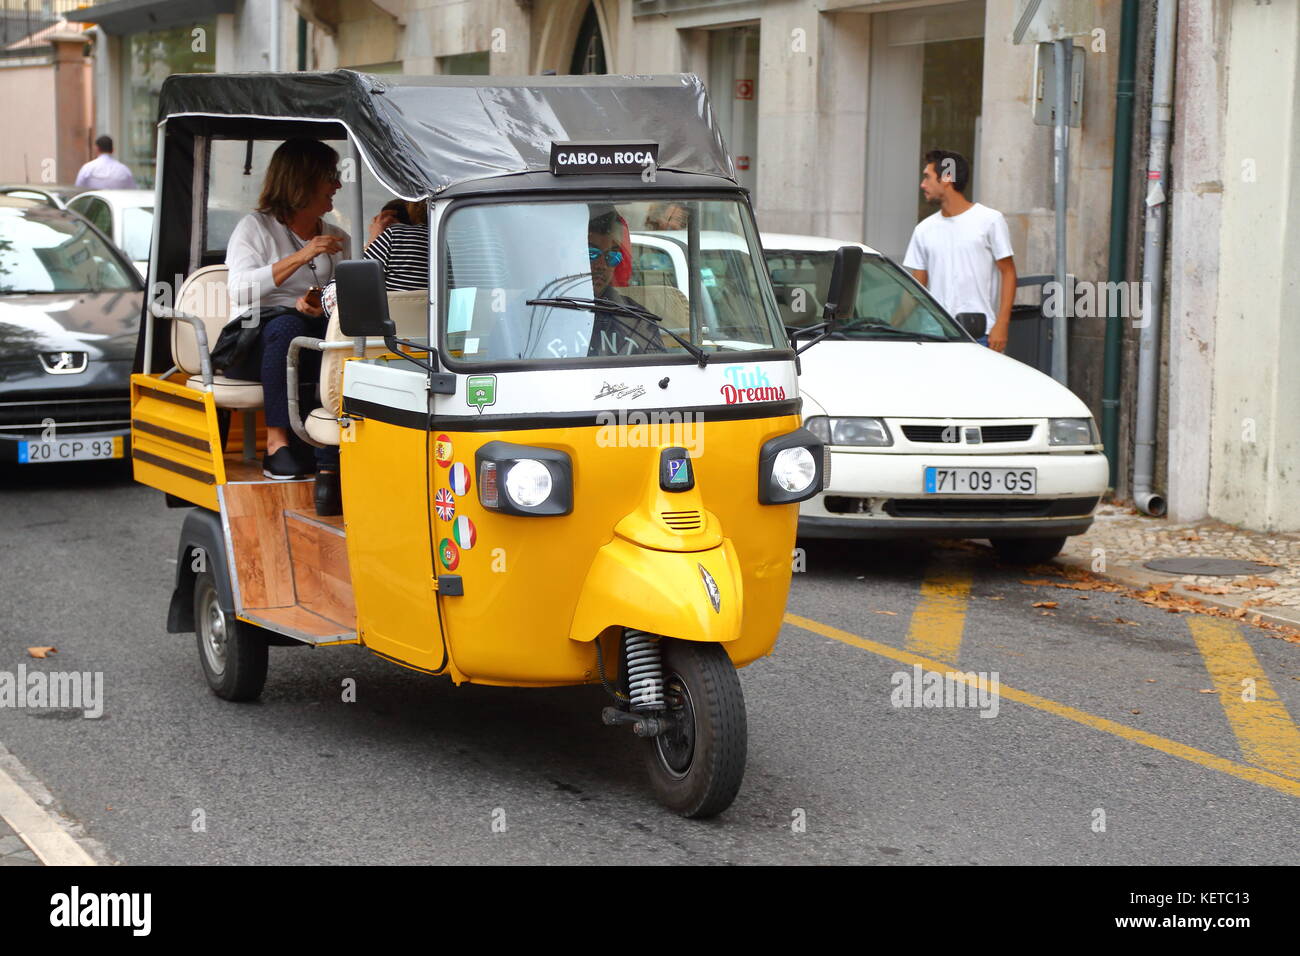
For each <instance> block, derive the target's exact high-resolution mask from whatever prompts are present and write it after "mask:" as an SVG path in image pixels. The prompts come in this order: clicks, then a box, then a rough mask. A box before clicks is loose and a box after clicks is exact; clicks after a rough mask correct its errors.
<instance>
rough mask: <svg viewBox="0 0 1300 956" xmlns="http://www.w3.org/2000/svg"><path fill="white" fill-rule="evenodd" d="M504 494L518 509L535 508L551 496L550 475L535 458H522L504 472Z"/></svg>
mask: <svg viewBox="0 0 1300 956" xmlns="http://www.w3.org/2000/svg"><path fill="white" fill-rule="evenodd" d="M506 494H508V495H509V496H510V500H511V501H513V502H514V503H515V504H516V505H518V506H519V507H520V508H536V507H537V506H538V505H540V504H541V503H542V502H544V501H545V500H546V499H547V498H549V497H550V496H551V473H550V471H549V470H548V469H547V467H546V466H545V465H543V464H542V463H541V462H540V461H538V460H537V459H536V458H522V459H520V460H519V461H517V462H515V463H514V464H513V465H511V466H510V470H509V471H507V472H506Z"/></svg>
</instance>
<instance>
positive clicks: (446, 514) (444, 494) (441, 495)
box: [433, 488, 456, 521]
mask: <svg viewBox="0 0 1300 956" xmlns="http://www.w3.org/2000/svg"><path fill="white" fill-rule="evenodd" d="M433 508H434V510H435V511H437V512H438V517H439V518H441V519H442V520H443V521H450V520H451V519H452V518H454V517H455V516H456V499H455V498H453V497H452V495H451V492H450V491H448V490H447V489H446V488H439V489H438V490H437V492H435V493H434V496H433Z"/></svg>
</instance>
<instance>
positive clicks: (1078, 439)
mask: <svg viewBox="0 0 1300 956" xmlns="http://www.w3.org/2000/svg"><path fill="white" fill-rule="evenodd" d="M1099 440H1100V439H1099V438H1098V436H1097V426H1096V425H1094V424H1093V421H1092V419H1091V418H1049V419H1048V420H1047V443H1048V444H1049V445H1095V444H1097V442H1098V441H1099Z"/></svg>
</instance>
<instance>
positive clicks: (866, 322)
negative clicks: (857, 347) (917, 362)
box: [835, 319, 949, 342]
mask: <svg viewBox="0 0 1300 956" xmlns="http://www.w3.org/2000/svg"><path fill="white" fill-rule="evenodd" d="M835 331H836V332H857V331H870V332H890V333H892V334H894V335H906V336H908V337H910V338H916V339H921V340H922V341H926V342H947V341H949V339H948V337H947V336H945V335H932V334H931V333H929V332H914V331H912V330H911V329H900V328H899V327H898V326H896V325H890V324H889V323H888V322H882V321H880V320H879V319H855V320H853V321H852V322H843V323H837V324H836V326H835Z"/></svg>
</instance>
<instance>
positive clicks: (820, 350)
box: [762, 234, 1108, 562]
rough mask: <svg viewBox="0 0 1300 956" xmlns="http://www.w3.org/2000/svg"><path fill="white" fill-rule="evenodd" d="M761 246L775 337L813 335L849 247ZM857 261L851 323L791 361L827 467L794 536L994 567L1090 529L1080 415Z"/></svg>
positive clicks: (866, 257) (1032, 373)
mask: <svg viewBox="0 0 1300 956" xmlns="http://www.w3.org/2000/svg"><path fill="white" fill-rule="evenodd" d="M762 243H763V249H764V255H765V257H766V259H767V265H768V270H769V272H770V273H771V276H772V282H773V286H774V288H775V290H776V294H777V301H778V306H779V307H780V309H781V312H782V318H783V321H784V322H785V323H786V325H787V326H789V327H798V326H811V325H815V324H817V323H819V322H821V321H822V317H821V316H822V303H821V299H822V297H824V296H825V295H826V290H827V288H828V286H829V282H830V274H831V267H832V262H833V259H834V254H835V250H836V249H837V248H839V247H840V246H842V245H855V243H841V242H837V241H835V240H832V239H823V238H818V237H811V236H790V235H776V234H764V235H763V236H762ZM860 248H861V249H862V250H863V260H862V273H861V279H860V283H859V287H858V298H857V308H856V314H855V316H854V317H853V318H852V319H848V320H845V321H843V322H841V323H839V325H838V331H837V332H836V333H835V334H834V335H832V336H831V337H830V338H828V339H826V340H824V341H822V342H819V343H818V344H816V345H813V346H812V347H811V348H810V349H808V350H807V351H806V352H804V353H803V354H802V356H801V361H802V373H801V375H800V379H799V391H800V394H801V395H802V397H803V414H804V423H805V426H806V427H807V428H808V429H809V430H811V431H812V432H814V433H815V434H817V435H818V436H820V437H821V438H822V440H823V441H825V442H826V443H827V445H828V446H829V449H830V458H831V466H830V474H829V476H828V480H827V484H826V490H825V492H824V493H823V494H821V495H819V496H818V497H816V498H813V499H811V500H810V501H807V502H804V504H803V505H802V506H801V511H800V517H799V532H800V534H801V535H804V536H806V537H836V538H859V537H861V538H869V537H894V536H923V537H945V538H987V539H989V540H990V541H991V542H992V544H993V546H994V547H995V548H996V549H997V551H998V553H999V555H1000V556H1001V557H1003V558H1004V559H1007V560H1012V561H1018V562H1034V561H1045V560H1048V559H1049V558H1051V557H1053V556H1054V555H1056V554H1057V553H1058V552H1059V551H1060V550H1061V548H1062V547H1063V546H1064V544H1065V539H1066V537H1067V536H1069V535H1075V534H1081V533H1083V532H1084V531H1086V530H1087V529H1088V527H1089V526H1090V525H1091V524H1092V514H1093V511H1094V509H1095V508H1096V506H1097V503H1098V501H1099V499H1100V498H1101V496H1102V495H1103V494H1104V493H1105V491H1106V487H1107V478H1108V466H1107V462H1106V456H1105V455H1104V454H1103V453H1102V447H1101V443H1100V438H1099V436H1098V433H1097V427H1096V425H1095V423H1094V422H1093V420H1092V415H1091V413H1090V412H1089V411H1088V407H1087V406H1086V405H1085V404H1084V403H1083V402H1082V401H1081V400H1080V399H1079V398H1078V397H1077V396H1076V395H1075V394H1074V393H1073V392H1071V391H1070V390H1069V389H1067V388H1065V387H1064V386H1062V385H1060V384H1059V383H1058V382H1056V381H1054V380H1053V379H1052V378H1050V377H1048V376H1046V375H1044V374H1042V373H1041V372H1038V371H1036V370H1035V369H1033V368H1030V367H1029V366H1028V365H1024V364H1022V363H1021V362H1018V361H1016V360H1015V359H1012V358H1008V357H1007V356H1005V355H1001V354H999V353H997V352H994V351H993V350H991V349H989V348H986V347H984V346H982V345H979V344H977V343H976V342H975V341H973V340H972V339H971V337H970V336H969V335H968V334H967V333H966V332H965V331H963V330H962V329H961V328H960V327H959V326H958V325H957V323H956V322H955V321H954V320H953V319H952V318H950V317H949V316H948V314H947V313H946V312H944V310H943V309H942V308H941V307H940V306H939V305H938V303H936V302H935V301H934V300H933V299H932V298H931V297H930V296H929V294H928V293H927V292H926V291H925V289H924V288H923V287H922V286H921V285H920V284H919V283H917V282H916V281H915V280H913V278H912V277H911V276H910V275H909V274H908V273H907V272H905V271H904V270H903V269H902V268H900V267H899V266H898V265H896V264H895V263H894V262H892V261H891V260H889V259H887V258H886V257H884V256H882V255H880V254H879V253H877V252H875V251H874V250H872V249H870V248H868V247H867V246H860ZM804 341H805V342H806V341H807V339H804ZM800 344H801V345H802V344H803V343H802V342H801V343H800Z"/></svg>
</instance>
